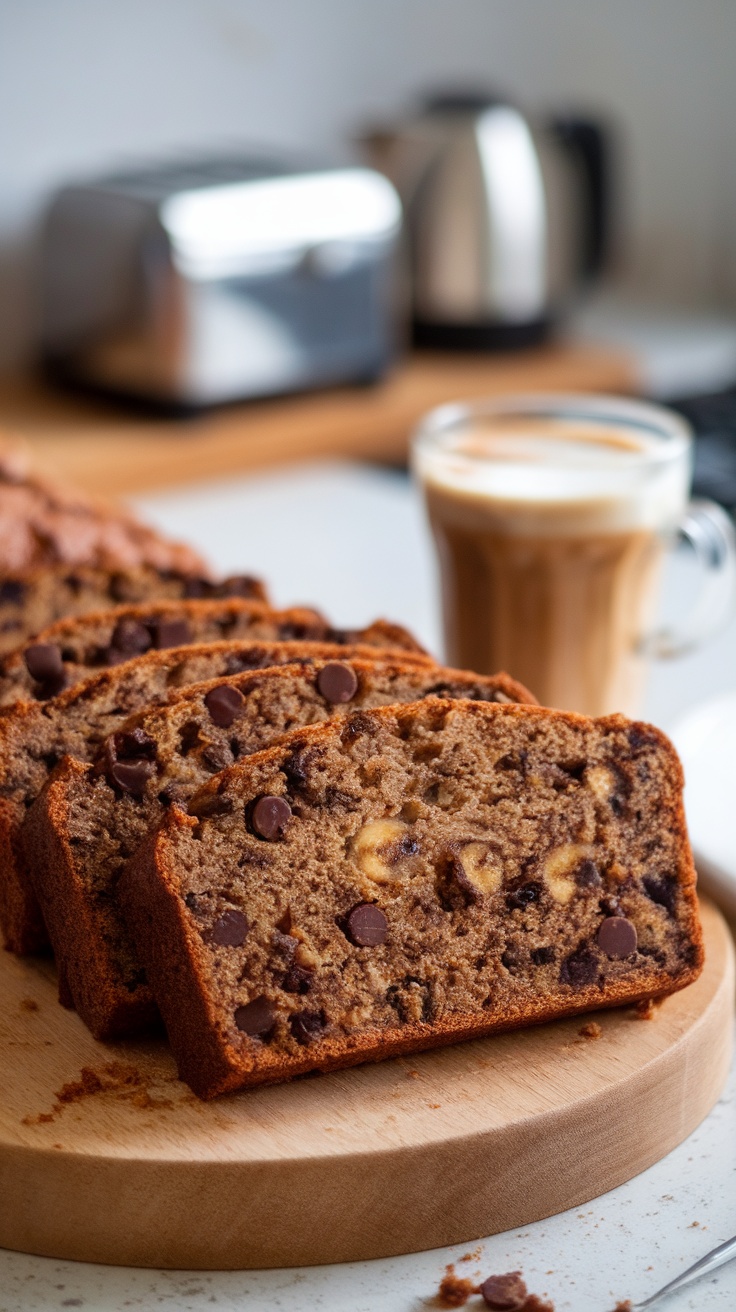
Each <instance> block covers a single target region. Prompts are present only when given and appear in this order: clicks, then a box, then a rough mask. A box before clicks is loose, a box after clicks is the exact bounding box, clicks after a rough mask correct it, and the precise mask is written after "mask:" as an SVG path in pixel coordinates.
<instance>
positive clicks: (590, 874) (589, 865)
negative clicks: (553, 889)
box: [575, 860, 603, 888]
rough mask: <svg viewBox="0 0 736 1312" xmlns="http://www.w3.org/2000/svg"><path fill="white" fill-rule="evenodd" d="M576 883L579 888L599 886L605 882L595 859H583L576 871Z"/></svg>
mask: <svg viewBox="0 0 736 1312" xmlns="http://www.w3.org/2000/svg"><path fill="white" fill-rule="evenodd" d="M575 883H576V884H577V885H578V888H597V887H598V885H599V884H602V883H603V880H602V879H601V872H600V870H599V869H598V867H597V865H596V863H595V861H589V860H585V861H581V862H580V865H579V866H578V867H577V869H576V871H575Z"/></svg>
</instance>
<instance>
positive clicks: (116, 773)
mask: <svg viewBox="0 0 736 1312" xmlns="http://www.w3.org/2000/svg"><path fill="white" fill-rule="evenodd" d="M153 770H154V766H153V764H152V762H151V761H145V760H143V759H138V760H134V761H115V762H113V764H112V765H111V766H110V770H109V772H108V778H109V779H110V782H111V783H113V784H115V785H116V787H117V788H120V789H121V790H122V792H124V793H130V794H131V796H133V797H142V795H143V793H144V791H145V787H146V783H147V781H148V780H149V779H150V778H151V775H152V774H153Z"/></svg>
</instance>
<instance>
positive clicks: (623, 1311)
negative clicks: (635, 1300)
mask: <svg viewBox="0 0 736 1312" xmlns="http://www.w3.org/2000/svg"><path fill="white" fill-rule="evenodd" d="M613 1312H631V1299H630V1298H625V1299H624V1301H623V1303H617V1304H616V1306H615V1308H614V1309H613Z"/></svg>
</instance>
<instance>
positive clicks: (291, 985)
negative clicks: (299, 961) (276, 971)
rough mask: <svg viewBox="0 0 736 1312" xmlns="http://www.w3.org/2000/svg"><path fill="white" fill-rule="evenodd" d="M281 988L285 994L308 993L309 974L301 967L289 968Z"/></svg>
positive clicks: (309, 987)
mask: <svg viewBox="0 0 736 1312" xmlns="http://www.w3.org/2000/svg"><path fill="white" fill-rule="evenodd" d="M281 987H282V989H284V991H285V992H286V993H301V994H304V993H308V992H309V990H310V989H311V987H312V976H311V972H310V971H308V970H305V969H304V967H303V966H290V967H289V969H288V970H287V972H286V974H285V975H284V978H283V982H282V985H281Z"/></svg>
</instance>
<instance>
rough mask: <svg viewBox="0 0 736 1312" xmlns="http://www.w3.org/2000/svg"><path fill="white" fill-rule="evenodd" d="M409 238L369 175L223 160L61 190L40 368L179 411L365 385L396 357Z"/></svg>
mask: <svg viewBox="0 0 736 1312" xmlns="http://www.w3.org/2000/svg"><path fill="white" fill-rule="evenodd" d="M400 227H401V205H400V201H399V199H398V196H397V193H396V191H395V190H394V188H393V186H392V185H391V183H390V182H389V181H388V180H387V179H386V178H385V177H383V176H382V175H381V174H379V173H377V172H374V171H373V170H372V169H368V168H325V169H318V170H307V169H301V170H300V169H296V170H294V169H289V168H287V167H285V166H284V165H283V164H279V163H277V162H269V161H264V160H257V159H253V158H227V159H224V158H220V159H209V160H203V161H193V162H188V163H183V164H182V163H175V164H172V165H169V166H166V167H157V168H155V169H142V170H140V171H137V172H131V173H125V174H117V175H114V176H109V177H106V178H100V179H97V180H94V181H92V182H90V183H87V184H86V185H75V186H66V187H64V188H63V189H62V190H61V191H59V192H58V193H57V194H56V196H55V198H54V199H53V201H52V203H51V206H50V208H49V211H48V214H47V218H46V223H45V229H44V236H43V242H42V259H41V347H42V355H43V360H44V362H45V364H46V366H47V368H48V369H49V370H50V371H51V372H52V374H53V375H54V376H55V377H58V378H61V379H64V380H67V381H70V382H73V383H77V384H83V385H87V386H92V387H94V388H96V389H103V390H106V391H109V392H112V393H115V394H117V395H121V396H131V397H138V398H144V399H147V400H149V401H154V402H161V403H164V404H173V405H175V406H184V407H197V406H202V405H209V404H212V403H216V402H223V401H230V400H235V399H237V398H245V397H255V396H264V395H271V394H277V393H280V392H288V391H294V390H299V389H302V388H310V387H320V386H323V385H326V384H330V383H338V382H347V381H363V380H366V381H367V380H370V379H372V378H375V377H377V376H379V375H380V374H381V372H382V371H383V370H384V369H385V367H386V365H387V364H388V362H389V361H390V359H391V355H392V351H393V335H394V325H393V309H392V295H393V286H394V279H393V262H394V253H395V249H396V245H397V241H398V237H399V232H400Z"/></svg>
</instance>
